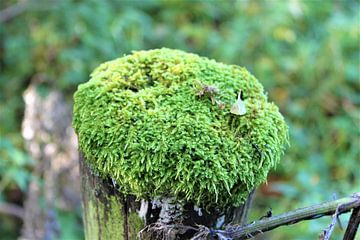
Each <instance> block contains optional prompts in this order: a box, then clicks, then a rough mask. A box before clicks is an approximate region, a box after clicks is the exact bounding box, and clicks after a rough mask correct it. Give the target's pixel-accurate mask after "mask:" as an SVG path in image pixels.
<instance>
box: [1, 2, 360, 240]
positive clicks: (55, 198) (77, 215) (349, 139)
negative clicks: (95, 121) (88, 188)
mask: <svg viewBox="0 0 360 240" xmlns="http://www.w3.org/2000/svg"><path fill="white" fill-rule="evenodd" d="M359 36H360V3H359V1H357V0H354V1H352V0H334V1H331V0H328V1H321V0H318V1H317V0H308V1H300V0H289V1H282V0H269V1H250V0H243V1H240V0H239V1H231V0H229V1H228V0H222V1H210V0H209V1H205V0H203V1H195V0H193V1H190V0H187V1H184V0H182V1H180V0H170V1H165V0H158V1H157V0H147V1H145V0H143V1H140V0H135V1H115V0H114V1H110V0H103V1H97V0H86V1H85V0H48V1H45V0H37V1H36V0H1V1H0V90H1V91H0V233H1V234H0V239H18V238H22V239H26V238H29V237H30V236H39V235H38V234H40V235H42V236H46V237H48V238H46V239H69V240H71V239H82V238H83V230H82V221H81V205H80V204H79V201H80V198H79V196H80V195H79V194H80V193H79V177H78V170H77V150H76V137H75V136H74V133H73V132H72V129H71V127H70V125H71V106H72V95H73V93H74V91H75V90H76V88H77V86H78V85H79V84H81V83H83V82H86V81H87V80H88V77H89V74H90V72H91V71H92V70H93V69H94V68H95V67H96V66H98V65H99V64H100V63H102V62H104V61H107V60H111V59H114V58H117V57H120V56H123V55H124V54H129V53H131V51H132V50H141V49H152V48H160V47H168V48H177V49H181V50H185V51H189V52H193V53H197V54H199V55H202V56H207V57H210V58H214V59H216V60H217V61H221V62H224V63H227V64H237V65H241V66H244V67H246V68H247V69H248V70H249V71H250V72H252V73H253V74H254V75H255V76H256V77H257V78H258V79H259V80H260V82H261V83H262V84H263V85H264V87H265V89H266V91H267V92H268V96H269V99H270V100H271V101H274V102H275V103H276V104H277V105H278V106H279V107H280V110H281V112H282V114H283V115H284V116H285V119H286V121H287V122H288V124H289V126H290V141H291V147H290V148H289V149H288V150H287V152H286V155H285V156H284V157H283V159H282V163H281V164H280V165H279V167H278V168H277V169H275V170H273V171H272V172H271V175H270V176H269V179H268V183H267V184H264V185H263V186H261V187H259V188H258V189H257V191H256V194H255V202H254V204H253V208H252V210H251V216H250V219H251V220H256V219H259V218H260V217H261V216H263V215H264V214H265V213H266V212H267V211H268V210H269V208H272V212H273V214H279V213H282V212H285V211H289V210H291V209H295V208H298V207H303V206H307V205H311V204H315V203H319V202H322V201H327V200H332V199H333V198H334V197H343V196H347V195H350V194H351V193H353V192H359V191H360V170H359V169H360V139H359V137H360V126H359V125H360V112H359V104H360V95H359V90H360V82H359V81H360V78H359V66H360V65H359V56H360V39H359ZM348 218H349V214H347V215H342V217H341V219H342V223H343V226H345V227H346V224H347V221H348ZM328 224H330V218H321V219H319V220H314V221H305V222H302V223H299V224H297V225H294V226H291V227H281V228H279V229H276V230H274V231H272V232H270V233H267V234H265V235H263V236H262V237H260V238H258V239H316V238H317V237H318V236H319V234H320V233H321V232H322V230H324V229H325V228H326V227H327V226H328ZM42 226H45V227H42ZM342 233H343V231H342V230H341V229H340V228H339V227H336V228H335V233H334V235H335V236H334V239H338V238H340V236H341V234H342Z"/></svg>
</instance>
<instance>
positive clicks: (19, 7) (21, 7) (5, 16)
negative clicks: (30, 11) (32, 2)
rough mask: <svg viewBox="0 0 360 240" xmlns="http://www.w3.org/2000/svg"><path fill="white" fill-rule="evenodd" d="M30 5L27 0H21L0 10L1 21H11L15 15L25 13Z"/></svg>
mask: <svg viewBox="0 0 360 240" xmlns="http://www.w3.org/2000/svg"><path fill="white" fill-rule="evenodd" d="M27 7H28V4H27V1H20V2H18V3H16V4H14V5H12V6H10V7H8V8H5V9H3V10H1V11H0V23H4V22H7V21H10V20H11V19H13V18H14V17H16V16H18V15H20V14H21V13H23V12H24V11H25V10H26V9H27Z"/></svg>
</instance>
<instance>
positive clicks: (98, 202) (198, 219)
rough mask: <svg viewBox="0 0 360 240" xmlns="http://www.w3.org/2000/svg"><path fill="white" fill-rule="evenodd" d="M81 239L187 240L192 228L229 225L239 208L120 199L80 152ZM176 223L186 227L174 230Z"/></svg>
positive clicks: (114, 187) (169, 200) (120, 195)
mask: <svg viewBox="0 0 360 240" xmlns="http://www.w3.org/2000/svg"><path fill="white" fill-rule="evenodd" d="M80 174H81V182H82V202H83V209H84V215H83V220H84V229H85V239H90V240H93V239H124V240H128V239H136V236H137V235H138V233H139V232H140V230H142V231H141V239H189V238H191V237H193V236H194V234H195V233H196V232H197V231H196V228H193V227H192V226H198V225H202V226H206V227H209V228H215V227H216V228H219V227H222V226H224V225H226V224H229V223H230V222H232V221H233V220H234V219H235V218H236V217H237V215H236V214H239V216H242V219H243V215H242V213H241V212H239V209H240V210H241V209H243V208H239V209H236V208H232V209H228V210H227V211H221V210H219V209H215V208H214V209H207V210H205V209H201V208H198V207H197V206H195V205H194V204H192V203H177V202H176V201H175V200H174V199H171V198H165V199H146V200H145V199H143V200H136V198H135V197H134V196H124V195H123V194H121V193H120V192H119V191H117V189H116V186H114V182H112V180H111V179H108V180H107V179H103V178H100V177H99V176H97V175H96V174H95V173H93V172H92V171H91V169H90V168H89V166H88V165H87V163H86V159H85V158H84V156H83V155H82V154H81V153H80ZM179 223H181V224H183V226H188V227H186V228H181V227H178V226H180V225H178V224H179ZM173 226H174V227H173Z"/></svg>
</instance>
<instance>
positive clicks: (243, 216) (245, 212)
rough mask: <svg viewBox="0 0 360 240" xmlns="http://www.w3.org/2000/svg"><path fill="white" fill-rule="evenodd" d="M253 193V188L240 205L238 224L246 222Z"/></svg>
mask: <svg viewBox="0 0 360 240" xmlns="http://www.w3.org/2000/svg"><path fill="white" fill-rule="evenodd" d="M254 193H255V189H253V190H252V191H251V192H250V193H249V196H248V198H247V199H246V201H245V203H244V205H243V206H242V209H241V210H242V211H241V216H240V220H239V223H238V224H239V225H241V226H242V225H245V224H246V222H247V217H248V215H249V211H250V208H251V204H252V201H253V197H254Z"/></svg>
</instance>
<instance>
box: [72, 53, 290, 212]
mask: <svg viewBox="0 0 360 240" xmlns="http://www.w3.org/2000/svg"><path fill="white" fill-rule="evenodd" d="M240 90H241V91H242V96H241V97H242V100H243V101H244V102H245V108H246V113H245V114H244V115H235V114H232V113H231V112H230V109H231V107H232V106H233V104H234V103H235V102H236V101H237V100H238V94H239V91H240ZM74 98H75V104H74V119H73V126H74V128H75V131H76V133H77V134H78V138H79V144H80V148H81V150H82V151H83V152H84V154H85V156H86V159H88V164H89V165H90V166H92V168H93V169H94V170H96V171H97V172H98V173H99V174H100V175H101V176H103V177H111V178H113V179H115V180H116V182H117V183H119V186H120V188H119V190H120V191H121V192H122V193H125V194H133V195H135V196H137V197H139V198H144V199H147V198H152V197H155V196H160V197H167V196H174V197H176V198H177V199H178V200H179V201H191V202H194V203H196V204H198V205H200V206H221V207H226V206H230V205H233V206H238V205H239V204H241V203H242V202H243V201H244V199H245V197H246V196H247V194H248V192H249V191H250V190H251V189H252V188H254V187H255V186H257V185H259V184H260V183H262V182H264V181H266V177H267V174H268V172H269V170H270V169H271V168H272V167H275V166H276V164H278V162H279V160H280V157H281V155H282V154H283V152H284V149H285V146H286V145H287V141H288V127H287V125H286V123H285V121H284V119H283V117H282V115H281V114H280V113H279V110H278V108H277V106H276V105H275V104H273V103H271V102H268V101H267V96H266V95H265V93H264V90H263V87H262V85H261V84H260V83H259V82H258V81H257V79H256V78H255V77H254V76H252V75H251V74H250V73H249V72H248V71H247V70H246V69H245V68H242V67H239V66H234V65H226V64H223V63H218V62H216V61H214V60H210V59H207V58H204V57H200V56H198V55H195V54H190V53H186V52H183V51H179V50H171V49H166V48H163V49H156V50H149V51H138V52H133V54H131V55H127V56H124V57H122V58H118V59H116V60H113V61H109V62H106V63H103V64H102V65H100V66H99V67H98V68H97V69H96V70H95V71H94V72H93V73H92V74H91V78H90V80H89V81H88V82H86V83H84V84H82V85H80V86H79V87H78V90H77V92H76V93H75V96H74Z"/></svg>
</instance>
